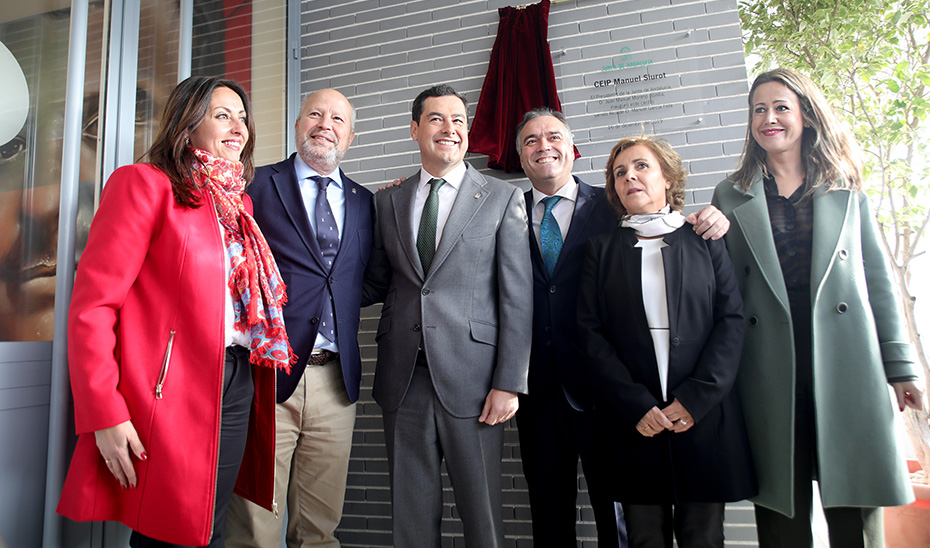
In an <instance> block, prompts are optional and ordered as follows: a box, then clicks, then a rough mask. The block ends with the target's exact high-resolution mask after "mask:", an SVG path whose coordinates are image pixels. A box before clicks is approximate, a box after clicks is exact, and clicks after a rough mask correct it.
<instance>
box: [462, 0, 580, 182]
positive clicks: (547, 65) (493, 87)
mask: <svg viewBox="0 0 930 548" xmlns="http://www.w3.org/2000/svg"><path fill="white" fill-rule="evenodd" d="M497 11H498V13H499V14H500V18H501V21H500V25H498V27H497V40H495V41H494V47H493V48H492V49H491V62H490V65H489V66H488V74H487V76H485V78H484V85H483V86H482V87H481V97H480V98H479V99H478V109H477V111H476V112H475V118H474V122H473V123H472V127H471V132H470V133H469V143H470V144H469V147H468V150H469V152H477V153H481V154H487V155H488V166H489V167H491V168H493V169H501V170H504V171H505V172H507V173H511V172H515V171H521V168H520V157H519V156H518V155H517V150H516V148H515V143H514V140H515V139H516V134H515V132H514V130H515V128H516V127H517V124H519V123H520V120H522V119H523V114H524V113H525V112H526V111H528V110H532V109H534V108H536V107H550V108H552V109H554V110H558V111H560V112H561V110H562V106H561V104H560V103H559V96H558V93H557V92H556V88H555V72H554V71H553V69H552V55H551V54H550V53H549V42H548V34H549V0H542V2H540V3H539V4H534V5H532V6H527V7H526V8H523V9H520V8H513V7H508V8H500V9H499V10H497ZM579 156H580V155H579V154H578V151H577V149H576V151H575V157H576V158H577V157H579Z"/></svg>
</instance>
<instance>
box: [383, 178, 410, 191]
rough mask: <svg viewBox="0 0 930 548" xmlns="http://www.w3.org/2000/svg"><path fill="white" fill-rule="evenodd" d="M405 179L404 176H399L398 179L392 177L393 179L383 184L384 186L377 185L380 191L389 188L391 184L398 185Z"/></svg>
mask: <svg viewBox="0 0 930 548" xmlns="http://www.w3.org/2000/svg"><path fill="white" fill-rule="evenodd" d="M406 180H407V178H406V177H401V178H400V179H394V181H393V182H391V183H389V184H386V185H384V186H379V187H378V190H379V191H381V190H384V189H386V188H391V187H392V186H400V184H401V183H403V182H404V181H406Z"/></svg>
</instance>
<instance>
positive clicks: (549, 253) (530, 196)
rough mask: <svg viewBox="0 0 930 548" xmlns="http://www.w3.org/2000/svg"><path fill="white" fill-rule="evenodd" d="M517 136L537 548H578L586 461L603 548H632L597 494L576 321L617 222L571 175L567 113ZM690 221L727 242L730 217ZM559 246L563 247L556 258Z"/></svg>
mask: <svg viewBox="0 0 930 548" xmlns="http://www.w3.org/2000/svg"><path fill="white" fill-rule="evenodd" d="M516 134H517V141H516V146H517V152H518V153H519V155H520V163H521V165H522V167H523V171H524V173H526V176H527V177H528V178H529V180H530V182H531V183H532V184H533V189H532V190H530V191H528V192H526V193H525V195H524V196H525V198H526V209H527V212H528V216H529V227H530V232H529V240H530V257H531V261H532V263H533V342H532V351H531V355H530V370H529V380H528V383H529V390H528V391H527V393H526V394H520V412H519V413H517V415H516V417H517V429H518V432H519V436H520V455H521V457H522V461H523V474H524V476H525V477H526V482H527V487H528V489H529V495H530V512H531V514H532V519H533V539H534V543H535V544H536V545H538V546H575V545H576V542H577V541H576V532H575V516H576V507H575V504H576V498H577V496H578V480H577V473H578V459H579V456H580V458H581V462H582V467H583V468H584V473H585V476H586V478H587V479H588V481H587V484H588V494H589V495H590V497H591V506H592V508H593V510H594V520H595V523H596V525H597V537H598V545H599V546H601V547H620V546H626V527H625V525H624V521H623V509H622V507H621V506H620V504H619V503H616V504H615V503H614V502H613V501H611V500H609V499H608V498H606V496H604V495H602V494H601V493H600V492H599V491H598V489H597V471H596V470H592V465H593V463H592V462H591V459H590V458H589V454H590V453H589V446H590V443H591V436H592V435H594V433H593V431H592V426H591V421H589V420H586V415H585V413H584V411H585V410H589V409H590V406H591V398H590V390H589V388H588V387H587V383H586V378H585V375H584V368H585V367H584V352H583V350H582V349H580V348H579V347H578V344H577V342H576V341H577V339H576V332H577V323H576V313H575V309H576V306H577V300H578V285H579V281H580V279H581V267H582V264H583V262H584V261H583V259H584V248H585V246H584V244H585V242H587V240H588V239H589V238H591V237H593V236H597V235H599V234H603V233H605V232H609V231H611V230H613V229H615V228H616V227H617V223H618V219H617V215H616V212H615V211H614V209H613V208H612V207H611V206H610V204H609V203H608V202H607V197H606V195H605V193H604V189H603V188H596V187H592V186H589V185H587V184H585V183H584V182H582V181H581V179H579V178H577V177H574V176H572V168H573V167H574V161H575V155H574V148H573V146H574V139H573V136H572V132H571V130H570V129H569V127H568V122H567V121H566V119H565V116H563V115H562V113H561V112H557V111H554V110H552V109H549V108H545V107H544V108H537V109H534V110H531V111H529V112H527V113H526V114H525V115H524V117H523V121H522V122H520V124H519V125H518V126H517V131H516ZM547 210H548V212H547ZM547 217H548V219H546V218H547ZM689 221H691V222H692V223H694V224H695V225H696V228H695V230H696V231H698V232H699V233H702V234H703V235H704V237H705V238H707V237H714V238H715V239H717V238H720V237H721V236H723V234H724V233H725V232H726V229H727V227H729V222H728V221H727V220H726V217H724V216H723V215H722V214H720V212H719V211H717V210H716V208H713V207H708V208H705V209H704V210H702V211H701V212H700V213H698V214H693V215H692V216H691V217H689ZM556 233H558V237H556ZM553 239H557V240H558V242H557V243H556V244H555V245H556V247H555V249H552V248H551V246H552V240H553Z"/></svg>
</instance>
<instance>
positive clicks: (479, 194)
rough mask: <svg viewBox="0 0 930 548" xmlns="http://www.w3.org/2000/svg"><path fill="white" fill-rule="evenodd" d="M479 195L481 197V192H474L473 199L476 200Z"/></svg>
mask: <svg viewBox="0 0 930 548" xmlns="http://www.w3.org/2000/svg"><path fill="white" fill-rule="evenodd" d="M480 197H481V193H480V192H478V193H476V194H475V199H476V200H477V199H478V198H480Z"/></svg>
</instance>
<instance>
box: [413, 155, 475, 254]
mask: <svg viewBox="0 0 930 548" xmlns="http://www.w3.org/2000/svg"><path fill="white" fill-rule="evenodd" d="M465 171H466V168H465V162H462V163H460V164H459V165H457V166H456V167H454V168H452V170H451V171H449V172H448V173H446V174H445V176H443V177H441V178H442V179H445V181H446V184H444V185H442V186H441V187H439V210H438V211H437V213H436V247H437V248H438V247H439V242H440V241H441V240H442V229H443V228H444V227H445V226H446V221H447V220H448V219H449V212H450V211H452V202H454V201H455V197H456V196H458V193H459V188H461V187H462V180H463V179H464V178H465ZM439 178H440V177H435V176H433V175H430V174H429V173H427V171H426V170H425V169H422V168H421V169H420V182H419V183H418V185H417V195H416V200H415V201H414V203H413V219H412V221H413V237H414V238H416V236H417V233H419V231H420V217H422V216H423V206H424V205H426V198H427V196H429V190H430V186H429V182H430V180H431V179H439Z"/></svg>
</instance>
